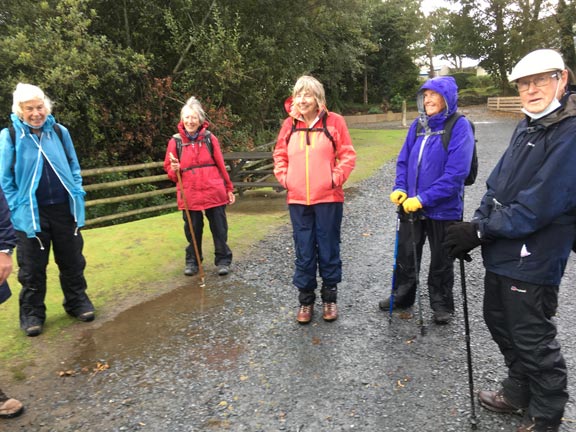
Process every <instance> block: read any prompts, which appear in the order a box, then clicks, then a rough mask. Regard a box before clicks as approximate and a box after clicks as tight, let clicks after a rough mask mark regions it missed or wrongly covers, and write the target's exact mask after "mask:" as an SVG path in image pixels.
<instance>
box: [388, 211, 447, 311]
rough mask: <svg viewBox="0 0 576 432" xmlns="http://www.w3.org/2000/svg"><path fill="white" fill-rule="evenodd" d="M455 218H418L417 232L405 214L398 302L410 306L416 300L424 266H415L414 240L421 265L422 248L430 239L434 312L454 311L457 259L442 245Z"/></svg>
mask: <svg viewBox="0 0 576 432" xmlns="http://www.w3.org/2000/svg"><path fill="white" fill-rule="evenodd" d="M449 222H451V221H438V220H432V219H423V218H418V217H414V235H415V238H414V239H412V232H411V231H412V230H411V226H410V222H409V220H408V216H402V217H401V220H400V230H399V232H398V255H397V258H396V286H397V289H396V293H395V298H394V303H395V304H396V305H398V306H399V307H408V306H412V305H413V304H414V301H415V299H416V278H417V277H419V273H420V268H415V267H414V252H413V244H412V243H413V241H415V242H416V256H417V258H418V265H419V267H420V266H421V263H422V250H423V247H424V243H425V242H426V239H428V243H429V245H430V267H429V272H428V295H429V297H430V307H431V308H432V310H433V311H444V312H454V294H453V288H454V260H453V259H452V258H450V257H449V256H448V254H447V252H446V249H445V248H444V247H443V246H442V242H443V240H444V233H445V231H446V226H447V224H448V223H449Z"/></svg>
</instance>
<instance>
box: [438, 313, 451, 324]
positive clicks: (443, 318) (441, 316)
mask: <svg viewBox="0 0 576 432" xmlns="http://www.w3.org/2000/svg"><path fill="white" fill-rule="evenodd" d="M450 321H452V313H451V312H448V311H436V312H434V322H435V323H436V324H439V325H445V324H450Z"/></svg>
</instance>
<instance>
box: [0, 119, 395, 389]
mask: <svg viewBox="0 0 576 432" xmlns="http://www.w3.org/2000/svg"><path fill="white" fill-rule="evenodd" d="M350 132H351V135H352V139H353V142H354V147H355V149H356V152H357V161H356V169H355V170H354V171H353V173H352V175H351V176H350V179H349V181H348V183H347V186H350V185H353V184H354V183H357V182H360V181H361V180H363V179H365V178H368V177H370V176H372V175H373V174H374V173H375V172H376V170H377V169H378V168H380V167H381V166H382V165H383V164H384V163H385V162H386V161H388V160H390V159H391V158H393V157H395V156H396V155H397V154H398V151H399V149H400V146H401V145H402V142H403V140H404V137H405V135H406V131H404V130H359V129H352V130H351V131H350ZM284 201H285V195H284V194H283V193H276V192H273V191H269V190H255V191H251V192H248V193H246V194H244V196H243V197H241V198H240V197H239V198H238V200H237V203H236V204H235V205H234V206H231V207H230V208H229V211H228V221H229V226H230V230H229V244H230V247H231V248H232V250H233V252H234V256H235V259H241V258H242V256H243V254H244V253H245V252H246V251H247V250H248V248H249V247H250V246H251V245H253V244H255V243H256V242H258V241H259V240H261V239H262V238H264V237H265V236H266V235H267V234H269V233H270V232H272V231H273V230H274V229H275V228H277V227H278V226H280V225H282V224H285V223H288V216H287V211H286V206H285V202H284ZM183 224H184V220H183V219H182V215H181V214H180V213H179V212H175V213H172V214H169V215H163V216H158V217H153V218H149V219H144V220H140V221H136V222H130V223H126V224H121V225H116V226H111V227H105V228H95V229H90V230H84V231H83V235H84V241H85V245H84V255H85V256H86V261H87V263H88V265H87V268H86V272H85V274H86V279H87V280H88V287H89V288H88V293H89V295H90V298H91V299H92V301H93V303H94V305H95V307H96V310H97V318H96V319H97V320H99V319H106V318H110V317H112V316H113V315H114V313H117V312H118V308H119V307H122V305H133V304H137V303H140V302H142V301H144V300H147V299H149V298H151V297H153V296H154V295H157V294H160V293H162V292H165V291H167V290H168V289H169V288H170V286H174V280H175V279H176V278H184V276H182V270H183V266H184V248H185V246H186V240H185V238H184V235H183V232H182V227H183ZM204 233H205V235H204V240H203V249H204V251H203V254H204V258H205V260H204V266H205V270H206V272H207V275H210V277H211V273H210V272H213V266H212V257H213V245H212V238H211V235H210V230H209V229H208V226H207V225H206V227H205V229H204ZM17 271H18V269H17V268H15V269H14V272H13V274H12V275H11V276H10V278H9V282H10V286H11V287H12V292H13V296H12V298H11V299H10V300H9V301H8V302H6V303H4V304H3V305H0V333H1V334H2V335H3V337H2V338H0V361H1V362H2V363H4V364H11V365H12V366H11V374H12V377H13V378H14V379H25V373H23V368H24V367H25V365H26V364H27V363H28V362H30V361H32V359H33V358H34V357H37V352H36V350H37V349H40V348H39V346H38V343H39V339H40V340H41V343H42V344H47V345H54V344H55V343H57V342H58V341H59V340H60V339H59V338H60V337H63V332H62V330H63V329H65V328H67V327H70V326H72V325H85V324H76V320H75V319H73V318H71V317H69V316H67V315H66V313H65V312H64V310H63V308H62V291H61V290H60V285H59V282H58V269H57V267H56V265H55V264H54V262H53V260H52V261H51V262H50V264H49V265H48V290H47V295H46V308H47V320H46V323H45V330H44V333H43V334H42V335H41V336H40V337H38V338H27V337H26V336H25V335H24V333H23V332H22V331H21V330H20V328H19V321H18V292H19V284H18V281H17V279H16V274H17ZM16 359H18V361H16Z"/></svg>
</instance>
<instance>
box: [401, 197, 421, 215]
mask: <svg viewBox="0 0 576 432" xmlns="http://www.w3.org/2000/svg"><path fill="white" fill-rule="evenodd" d="M402 207H404V211H405V212H406V213H413V212H415V211H418V210H420V209H421V208H422V203H421V202H420V200H419V199H418V198H416V197H412V198H408V199H406V201H404V203H403V204H402Z"/></svg>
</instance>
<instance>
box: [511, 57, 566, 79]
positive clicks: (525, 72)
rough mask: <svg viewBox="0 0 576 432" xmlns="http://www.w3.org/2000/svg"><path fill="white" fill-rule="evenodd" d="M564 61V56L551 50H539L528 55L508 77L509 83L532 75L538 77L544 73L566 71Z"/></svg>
mask: <svg viewBox="0 0 576 432" xmlns="http://www.w3.org/2000/svg"><path fill="white" fill-rule="evenodd" d="M564 68H565V66H564V60H562V56H561V55H560V54H559V53H558V52H557V51H554V50H551V49H539V50H536V51H532V52H531V53H530V54H526V55H525V56H524V57H523V58H522V59H521V60H520V61H519V62H518V63H516V66H514V69H512V72H511V73H510V76H509V77H508V82H512V81H516V80H517V79H518V78H523V77H526V76H530V75H536V74H539V73H542V72H551V71H556V70H564Z"/></svg>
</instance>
